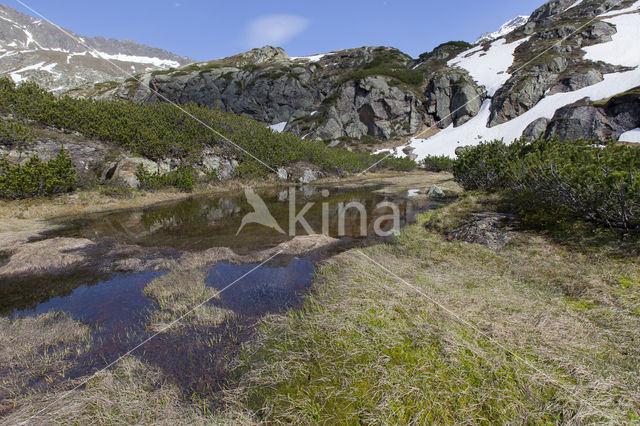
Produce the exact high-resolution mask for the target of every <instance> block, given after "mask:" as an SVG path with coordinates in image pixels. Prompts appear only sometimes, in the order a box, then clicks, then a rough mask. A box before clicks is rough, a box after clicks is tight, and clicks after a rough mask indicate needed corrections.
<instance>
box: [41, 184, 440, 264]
mask: <svg viewBox="0 0 640 426" xmlns="http://www.w3.org/2000/svg"><path fill="white" fill-rule="evenodd" d="M327 194H328V196H326V195H327ZM260 195H261V197H262V199H263V200H264V202H265V204H266V206H267V208H268V210H269V212H270V213H271V215H273V217H274V219H275V220H276V221H277V223H278V224H280V226H281V227H282V229H283V230H285V231H289V219H290V203H291V202H292V198H294V199H295V203H294V204H295V212H296V214H297V213H299V212H300V211H302V209H303V208H304V206H306V205H307V204H308V203H311V204H312V205H311V207H310V208H309V209H308V211H307V212H306V213H305V214H304V219H305V220H306V221H307V222H308V223H309V225H310V227H311V228H312V230H313V232H314V233H323V206H327V209H328V210H327V212H326V214H328V219H329V220H328V229H326V230H327V231H328V232H327V234H328V235H329V236H333V237H336V236H351V237H354V236H358V237H359V236H361V233H360V230H361V226H360V225H361V218H362V216H361V214H360V212H359V211H358V210H357V209H349V210H347V211H346V213H345V219H344V232H340V231H341V230H340V227H339V226H338V222H339V216H340V215H339V213H338V209H339V205H340V203H345V204H348V203H352V202H357V203H360V204H362V205H363V206H364V207H365V210H366V229H367V232H369V233H371V232H372V230H373V225H374V223H375V221H376V219H378V218H379V217H381V216H384V215H388V214H389V213H390V210H389V209H386V208H377V207H378V206H379V204H380V203H382V202H393V203H394V204H395V205H397V207H398V211H399V216H400V223H399V226H401V227H402V226H404V225H406V224H408V223H411V222H412V221H413V219H414V216H415V214H416V213H420V212H422V211H425V210H427V209H429V208H433V207H435V206H437V204H436V203H434V202H430V201H427V200H425V199H414V198H412V199H409V198H407V197H399V196H397V195H383V194H378V193H376V192H373V191H372V190H371V189H361V190H348V191H337V190H330V189H321V188H316V187H309V186H307V187H303V188H302V189H300V190H297V191H294V192H292V191H290V190H289V189H288V188H283V189H280V190H273V191H268V192H263V193H260ZM253 211H254V209H253V208H252V206H251V205H249V203H247V200H246V198H245V196H244V194H233V195H225V196H218V197H209V196H198V197H194V198H191V199H188V200H185V201H181V202H177V203H171V204H165V205H161V206H154V207H151V208H146V209H137V210H131V211H123V212H115V213H109V214H101V215H94V216H91V217H88V218H81V219H76V220H72V221H69V222H65V223H63V225H65V229H63V230H61V231H56V232H54V233H52V236H65V237H76V238H89V239H93V240H95V239H100V238H106V237H109V238H115V239H117V240H118V241H121V242H125V243H129V244H136V245H141V246H146V247H164V248H174V249H179V250H204V249H208V248H211V247H229V248H231V249H233V250H234V251H236V252H238V253H247V252H250V251H255V250H261V249H264V248H268V247H273V246H275V245H277V244H279V243H282V242H284V241H287V240H288V239H290V238H291V237H290V236H289V235H283V234H281V233H279V232H277V231H275V230H273V229H271V228H268V227H265V226H262V225H257V224H248V225H247V226H246V227H244V228H243V229H242V232H241V233H240V234H239V235H236V233H237V231H238V229H239V228H240V226H241V221H242V218H243V217H244V216H245V215H246V214H247V213H251V212H253ZM390 225H391V224H386V226H387V227H389V226H390ZM287 233H289V232H287ZM307 233H308V231H307V230H305V229H304V228H303V227H302V226H301V225H300V224H298V226H297V229H296V235H305V234H307Z"/></svg>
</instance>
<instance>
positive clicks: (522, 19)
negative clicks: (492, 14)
mask: <svg viewBox="0 0 640 426" xmlns="http://www.w3.org/2000/svg"><path fill="white" fill-rule="evenodd" d="M527 21H529V16H526V15H520V16H516V17H515V18H513V19H511V20H510V21H508V22H506V23H505V24H504V25H502V26H501V27H500V29H499V30H498V31H495V32H493V33H484V34H482V35H481V36H480V38H478V40H476V42H475V44H480V43H484V42H487V41H493V40H496V39H498V38H500V37H504V36H506V35H507V34H510V33H512V32H513V31H515V30H516V29H518V28H520V27H521V26H523V25H525V24H526V23H527Z"/></svg>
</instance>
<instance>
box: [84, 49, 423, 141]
mask: <svg viewBox="0 0 640 426" xmlns="http://www.w3.org/2000/svg"><path fill="white" fill-rule="evenodd" d="M410 59H411V58H409V57H408V56H407V55H404V54H403V53H401V52H400V51H398V50H396V49H391V48H384V47H363V48H358V49H350V50H344V51H339V52H334V53H331V54H328V55H325V57H322V58H320V59H319V60H317V61H311V60H309V59H307V58H290V57H289V56H287V54H286V53H285V52H284V51H283V50H282V49H279V48H274V47H269V46H267V47H264V48H262V49H254V50H252V51H250V52H247V53H243V54H240V55H236V56H234V57H231V58H225V59H222V60H219V61H214V62H209V63H202V64H195V65H192V66H189V67H186V68H183V69H180V70H177V71H174V72H169V73H162V72H161V73H154V74H152V75H150V76H145V77H144V78H142V79H141V80H142V83H141V84H139V85H137V86H126V85H123V86H121V87H118V88H114V90H110V91H106V92H104V91H103V92H100V93H96V94H94V97H97V98H105V97H111V98H113V97H116V98H124V99H135V100H137V101H140V102H147V103H150V102H156V101H166V100H170V101H173V102H176V103H187V102H195V103H197V104H200V105H206V106H209V107H211V108H219V109H222V110H224V111H228V112H234V113H237V114H244V115H248V116H249V117H251V118H253V119H255V120H258V121H261V122H265V123H272V124H276V123H288V124H287V126H286V131H289V132H293V133H295V134H297V135H299V136H304V137H307V138H310V139H315V140H331V139H337V138H340V137H343V136H346V137H349V138H355V139H359V138H362V137H363V136H366V135H368V136H373V137H376V138H381V139H390V138H393V137H396V136H407V135H410V134H413V133H415V132H416V131H417V130H418V129H419V128H420V127H421V126H422V123H423V120H424V117H425V116H426V114H425V112H424V108H423V105H422V103H423V99H422V95H421V93H420V88H419V87H417V86H414V87H412V86H411V85H408V84H404V83H402V82H401V81H399V80H397V79H395V78H393V77H390V76H387V75H383V74H384V72H382V71H381V73H380V74H379V73H376V72H367V71H366V70H368V69H374V68H375V65H371V64H376V63H378V62H379V63H382V64H385V67H386V68H384V69H385V70H388V69H394V68H398V69H404V68H405V67H406V65H407V63H408V62H409V61H410ZM367 67H369V68H367ZM150 89H153V90H150ZM154 91H156V92H157V93H158V94H159V95H156V94H155V93H154Z"/></svg>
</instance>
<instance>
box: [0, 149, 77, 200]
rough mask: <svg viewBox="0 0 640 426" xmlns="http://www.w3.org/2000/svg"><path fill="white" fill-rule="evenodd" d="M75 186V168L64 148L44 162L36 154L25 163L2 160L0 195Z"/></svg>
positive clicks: (59, 190)
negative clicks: (13, 163) (15, 163)
mask: <svg viewBox="0 0 640 426" xmlns="http://www.w3.org/2000/svg"><path fill="white" fill-rule="evenodd" d="M75 187H76V169H75V164H74V163H73V161H72V160H71V157H70V156H69V153H68V152H67V151H65V150H64V149H62V150H61V151H60V153H59V154H58V155H57V156H56V157H55V158H53V159H51V160H49V161H47V162H42V161H41V160H40V158H39V157H38V156H37V155H34V156H33V157H31V158H30V159H29V160H28V161H27V162H26V163H25V164H22V165H20V164H18V165H15V166H12V165H10V164H9V163H8V162H7V160H6V159H2V160H1V161H0V198H3V199H10V200H15V199H22V198H33V197H43V196H50V195H55V194H62V193H66V192H71V191H73V190H74V189H75Z"/></svg>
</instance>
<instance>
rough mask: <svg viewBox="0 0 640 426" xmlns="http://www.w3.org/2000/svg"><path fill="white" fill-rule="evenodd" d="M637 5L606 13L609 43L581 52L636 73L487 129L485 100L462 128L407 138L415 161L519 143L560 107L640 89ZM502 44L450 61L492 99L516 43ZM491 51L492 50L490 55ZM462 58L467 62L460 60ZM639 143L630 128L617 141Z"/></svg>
mask: <svg viewBox="0 0 640 426" xmlns="http://www.w3.org/2000/svg"><path fill="white" fill-rule="evenodd" d="M574 6H576V4H574ZM638 6H640V1H638V2H636V4H634V6H632V7H631V8H628V9H625V10H622V11H620V10H619V11H616V12H615V13H613V15H609V14H607V16H610V17H607V18H606V19H604V21H606V22H608V23H611V24H613V25H615V26H616V28H617V32H616V33H615V34H613V36H612V40H611V41H610V42H607V43H602V44H597V45H593V46H588V47H584V48H583V50H584V51H585V52H586V53H585V58H586V59H589V60H592V61H603V62H607V63H610V64H612V65H620V66H626V67H635V69H633V70H631V71H625V72H619V73H612V74H607V75H605V76H604V80H603V81H601V82H600V83H597V84H594V85H592V86H589V87H585V88H583V89H580V90H576V91H573V92H567V93H557V94H555V95H551V96H547V97H545V98H543V99H542V100H541V101H540V102H538V104H537V105H535V106H534V107H533V108H532V109H530V110H529V111H527V112H526V113H524V114H522V115H521V116H519V117H517V118H515V119H513V120H511V121H508V122H506V123H503V124H500V125H498V126H494V127H491V128H489V127H487V125H488V122H489V118H490V115H491V99H487V100H486V101H485V102H484V103H483V105H482V108H481V110H480V112H479V113H478V115H477V116H476V117H474V118H472V119H471V120H470V121H468V122H467V123H465V124H464V125H462V126H459V127H454V126H453V125H451V126H449V127H448V128H446V129H444V130H442V131H440V132H439V133H437V134H436V135H434V136H432V137H431V138H429V139H415V138H414V139H412V140H411V142H410V144H409V146H410V147H412V148H414V154H417V155H418V158H419V159H422V158H424V157H426V156H427V155H446V156H450V157H453V156H455V150H456V148H457V147H459V146H465V145H477V144H479V143H480V142H482V141H491V140H495V139H502V140H504V141H505V142H507V143H510V142H512V141H514V140H515V139H518V138H520V137H521V136H522V133H523V132H524V130H525V128H526V127H527V126H528V125H529V124H531V123H532V122H533V121H535V120H536V119H538V118H547V119H551V118H553V116H554V114H555V113H556V111H557V110H558V109H560V108H562V107H565V106H567V105H570V104H572V103H575V102H577V101H579V100H581V99H584V98H590V99H591V100H592V101H598V100H603V99H607V98H610V97H612V96H615V95H617V94H619V93H622V92H625V91H628V90H630V89H633V88H636V87H638V86H640V55H639V54H638V48H637V43H638V40H640V13H633V12H634V11H636V10H637V7H638ZM621 13H622V14H621ZM522 41H524V40H521V42H522ZM505 43H506V42H505V40H503V39H500V40H498V41H496V42H494V43H493V44H492V45H491V48H490V49H489V50H488V51H487V52H483V51H482V49H481V48H479V47H476V48H473V49H471V50H469V51H467V52H464V53H463V54H461V55H459V57H457V58H455V59H454V60H452V61H451V64H455V65H457V66H460V67H462V68H464V69H466V70H467V71H469V73H470V74H471V75H472V77H473V78H474V79H476V80H477V81H478V82H479V83H480V84H483V85H485V87H487V90H488V91H489V95H490V96H491V95H492V94H493V93H495V91H496V90H497V89H498V88H499V87H501V86H502V85H503V84H504V82H506V80H507V79H508V78H509V76H508V75H507V76H503V74H502V73H501V72H503V71H502V70H504V72H506V69H508V67H509V66H510V65H511V63H512V61H513V56H512V55H513V52H514V50H515V47H517V45H516V43H518V42H515V43H511V45H508V44H505ZM513 45H516V46H513ZM494 49H496V50H495V51H494ZM509 51H510V52H511V54H510V55H511V56H510V59H508V56H509V55H508V53H509ZM465 56H467V57H466V58H465ZM501 77H503V78H501ZM490 88H491V90H490ZM639 138H640V134H639V130H638V129H635V130H631V131H629V132H626V133H625V134H624V135H623V136H621V138H620V140H621V141H626V142H636V141H638V139H639ZM404 148H405V147H400V148H396V149H395V155H397V156H400V157H404V156H405V155H406V154H405V153H404V152H403V149H404ZM383 152H384V151H383ZM386 152H388V150H387V151H386Z"/></svg>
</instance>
